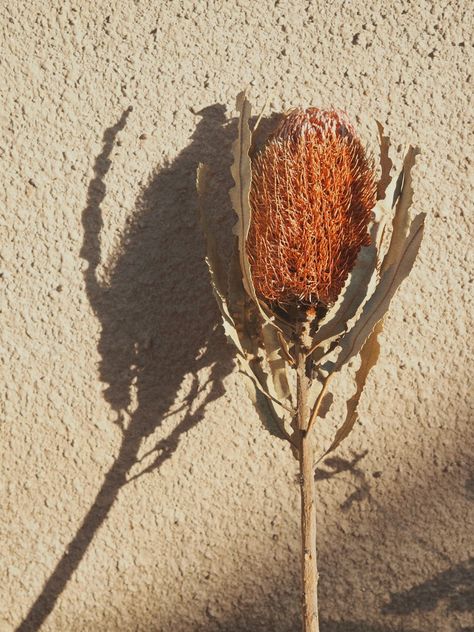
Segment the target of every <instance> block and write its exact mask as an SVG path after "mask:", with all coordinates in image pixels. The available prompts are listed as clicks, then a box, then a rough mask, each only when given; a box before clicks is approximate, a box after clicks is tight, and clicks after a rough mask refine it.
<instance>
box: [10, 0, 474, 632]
mask: <svg viewBox="0 0 474 632" xmlns="http://www.w3.org/2000/svg"><path fill="white" fill-rule="evenodd" d="M1 15H2V21H1V22H2V45H3V46H2V51H3V53H2V56H1V60H0V64H1V69H2V75H1V76H2V81H1V83H0V92H1V98H2V104H3V106H2V112H1V116H0V120H1V124H2V132H1V136H0V159H1V164H2V167H1V173H2V179H1V187H2V195H1V200H2V204H1V216H2V232H1V256H2V261H1V279H0V282H1V292H2V294H1V301H2V307H1V328H0V331H1V338H2V354H1V365H0V366H1V383H2V390H3V394H2V409H1V421H2V424H1V444H0V459H1V468H2V476H1V514H0V543H1V556H0V577H2V582H1V588H0V631H1V632H10V631H12V630H18V631H20V632H26V631H29V632H31V631H36V630H39V629H40V628H41V630H44V631H45V632H66V631H67V632H80V631H81V632H83V631H84V632H85V631H87V632H115V631H117V632H118V631H120V632H132V631H136V632H138V631H140V632H169V631H172V630H173V631H176V632H198V631H209V632H213V631H218V630H225V631H229V632H244V631H245V632H264V631H265V632H290V631H291V632H293V631H296V630H299V618H298V616H299V615H298V610H299V596H298V591H299V514H298V511H299V498H298V485H297V479H296V462H295V461H294V460H293V458H292V456H291V454H290V453H289V451H288V449H287V448H286V447H285V446H284V445H283V444H282V443H281V442H278V441H277V440H276V439H274V438H273V437H271V436H270V435H269V434H268V432H266V431H265V430H264V429H262V427H261V423H260V421H259V419H258V416H257V414H256V413H255V411H254V409H253V407H252V405H251V403H250V402H249V400H248V397H247V392H246V386H245V384H244V381H243V379H244V378H242V377H241V376H239V375H238V374H237V373H236V371H235V369H234V368H233V361H232V350H231V349H230V348H229V347H227V346H226V344H225V341H224V337H223V334H222V331H221V329H220V327H218V326H217V323H218V316H217V311H216V308H215V306H214V302H213V298H212V294H211V291H210V289H209V283H208V278H207V273H206V269H205V265H204V263H203V244H202V239H201V236H200V233H199V228H198V226H197V221H196V195H195V192H194V177H195V168H196V165H197V163H198V162H199V161H203V162H207V163H209V164H210V166H211V170H212V171H213V174H214V176H215V181H216V182H217V183H218V184H219V190H222V191H225V189H226V188H228V187H229V186H230V185H231V181H230V176H229V174H228V167H229V163H230V155H229V149H230V143H231V141H232V138H233V134H234V132H235V118H233V117H234V116H235V112H234V110H233V108H234V99H235V95H236V93H237V92H238V91H239V90H240V89H241V88H242V87H243V86H244V85H246V84H248V83H251V84H252V86H253V98H254V100H255V101H256V104H257V106H258V108H260V107H261V106H263V104H264V102H265V99H266V97H267V96H269V97H270V105H269V107H268V108H267V111H270V110H271V109H273V110H275V111H281V110H282V109H284V108H286V107H289V106H291V105H299V104H302V105H309V104H313V105H322V106H329V105H335V106H338V107H344V108H346V109H347V110H348V112H349V114H350V115H351V116H352V118H353V119H354V120H355V121H356V122H357V124H358V127H359V130H360V133H361V135H362V137H363V138H364V140H365V141H366V142H367V143H371V142H373V139H374V137H375V131H374V125H373V119H374V118H378V119H379V120H381V121H382V122H383V123H384V125H386V128H387V129H388V130H389V132H390V134H391V137H392V139H393V141H394V145H395V148H396V147H397V146H398V144H400V145H401V146H404V145H405V144H406V143H407V142H416V143H418V144H419V145H420V146H421V148H422V155H421V157H420V159H419V161H418V165H417V167H416V174H415V189H416V197H415V207H416V208H417V209H418V210H420V211H425V212H426V213H428V219H427V231H426V236H425V240H424V243H423V244H422V249H421V253H420V258H419V260H418V262H417V264H416V266H415V269H414V271H413V273H412V274H411V276H410V278H409V279H408V280H407V281H406V282H405V283H404V285H403V286H402V289H401V292H400V293H399V294H398V295H397V297H396V299H395V300H394V303H393V304H392V309H391V312H390V316H389V318H388V319H387V323H386V330H385V333H384V335H383V340H382V343H383V348H382V358H381V360H380V363H379V365H378V366H377V368H376V369H375V370H374V372H373V374H372V375H371V377H370V383H369V384H368V387H367V391H366V394H365V396H364V398H363V402H362V404H361V420H360V423H359V424H358V426H357V428H356V430H355V431H354V433H353V434H352V436H351V437H350V439H349V440H348V441H347V442H346V444H345V445H344V446H343V447H341V449H340V450H339V451H338V452H337V454H336V455H335V456H333V457H332V458H330V459H328V460H327V461H326V462H325V463H323V464H322V465H321V466H320V468H319V470H318V472H317V478H318V481H319V482H318V489H319V536H318V537H319V540H318V546H319V560H320V571H321V579H320V605H321V616H322V620H323V625H322V631H323V632H392V631H399V632H401V631H403V632H434V631H436V632H461V631H465V632H467V631H470V632H472V631H473V630H474V543H473V526H474V525H473V523H474V469H473V460H472V458H473V453H474V445H473V434H472V416H471V413H472V380H471V373H472V355H470V353H469V351H470V349H469V344H470V341H471V340H472V336H473V333H474V332H473V327H472V319H471V318H469V317H468V314H469V313H471V314H472V309H473V305H472V302H473V301H472V297H473V292H472V276H470V273H471V275H472V269H473V256H472V236H473V231H472V213H471V211H470V210H469V209H470V201H471V199H472V181H471V182H470V180H469V178H470V177H471V178H472V171H470V168H471V153H472V137H470V132H471V129H470V127H469V125H470V123H472V120H470V98H471V97H470V95H471V94H472V74H471V73H472V67H473V55H472V42H471V41H470V39H469V37H470V34H471V33H472V13H470V12H469V3H468V2H464V1H463V0H458V1H457V2H455V1H452V2H445V1H441V2H427V1H423V0H421V1H418V2H407V1H404V0H402V1H400V2H393V1H388V0H386V1H383V2H381V1H375V2H371V3H368V2H363V1H361V0H353V1H345V2H341V0H336V1H335V2H327V3H325V2H303V1H302V0H296V1H294V2H290V1H288V2H287V1H285V0H275V1H271V2H269V1H267V0H262V1H261V2H258V3H254V2H251V1H250V0H241V1H236V2H227V1H225V0H224V1H220V2H218V1H216V2H212V1H209V2H204V1H203V2H192V1H191V0H183V1H181V2H178V1H173V0H172V1H170V2H159V1H158V0H151V1H150V2H142V1H135V2H133V1H131V0H130V1H128V2H124V1H122V2H119V1H117V2H104V1H103V0H97V1H96V2H92V1H90V0H85V1H84V2H76V3H73V2H69V1H65V2H56V1H50V2H48V3H45V2H39V1H38V0H32V1H31V2H29V3H23V2H10V3H8V2H6V1H5V0H4V1H3V2H2V8H1ZM130 106H132V107H133V109H132V110H131V111H129V109H128V108H129V107H130ZM471 114H472V110H471ZM213 211H214V212H215V217H216V226H217V227H218V229H219V230H221V232H222V234H226V230H227V229H228V228H229V226H230V223H231V222H232V217H231V210H230V207H229V201H228V199H227V198H226V196H225V194H223V193H222V194H221V195H220V197H219V195H216V200H215V209H213ZM471 354H472V349H471ZM470 382H471V384H470ZM339 385H340V387H341V389H342V390H344V389H346V390H347V389H350V388H351V380H350V376H348V374H347V373H344V375H343V376H342V377H341V380H340V381H339ZM338 411H339V412H340V411H342V404H341V405H340V406H339V407H337V406H336V408H335V412H334V414H333V415H332V416H331V417H330V418H328V419H327V420H325V422H324V424H322V426H321V436H322V437H323V438H324V440H327V439H328V438H329V437H330V436H331V434H332V433H333V432H334V428H335V425H336V422H337V415H338ZM470 416H471V419H470Z"/></svg>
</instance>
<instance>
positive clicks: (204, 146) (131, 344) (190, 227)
mask: <svg viewBox="0 0 474 632" xmlns="http://www.w3.org/2000/svg"><path fill="white" fill-rule="evenodd" d="M130 112H131V108H129V109H128V110H126V111H125V112H123V114H122V116H121V117H120V119H119V120H118V122H117V123H116V124H115V125H113V126H111V127H109V128H108V129H107V130H106V131H105V133H104V136H103V144H102V150H101V153H100V154H99V155H98V156H97V158H96V159H95V163H94V177H93V178H92V180H91V181H90V183H89V186H88V191H87V205H86V207H85V209H84V210H83V213H82V224H83V243H82V249H81V253H80V256H81V258H83V259H84V260H85V261H86V262H87V264H88V267H87V269H86V270H85V272H84V280H85V287H86V292H87V297H88V300H89V302H90V305H91V307H92V309H93V310H94V313H95V315H96V317H97V318H98V320H99V322H100V324H101V333H100V339H99V342H98V351H99V354H100V367H99V370H100V379H101V381H102V382H104V383H105V384H106V388H105V390H104V393H103V394H104V398H105V400H106V401H107V403H108V404H109V405H110V407H111V408H112V410H113V411H114V412H115V414H116V420H115V423H116V424H117V425H118V426H119V427H120V430H121V433H122V437H121V443H120V448H119V450H118V454H117V456H116V457H115V459H114V462H113V464H112V466H111V467H110V469H109V470H108V472H107V473H106V474H105V477H104V481H103V483H102V486H101V487H100V490H99V491H98V493H97V496H96V498H95V501H94V503H93V504H92V506H91V507H90V509H89V511H88V512H87V514H86V515H85V517H84V519H83V521H82V524H81V525H80V527H79V529H78V531H77V533H76V534H75V536H74V537H73V538H72V540H71V541H70V542H69V544H68V546H67V547H66V550H65V552H64V554H63V556H62V558H61V559H60V560H59V562H58V563H57V565H56V567H55V568H54V570H53V571H52V573H51V575H50V576H49V578H48V579H47V580H46V582H45V584H44V586H43V588H42V591H41V594H40V595H39V596H38V597H37V599H36V600H35V602H34V603H33V605H32V606H31V608H30V610H29V612H28V614H27V615H26V617H25V618H24V620H23V621H22V622H21V623H20V625H19V627H18V628H17V632H35V631H37V630H39V629H40V627H41V626H42V624H43V623H44V621H45V620H46V618H47V617H48V615H49V614H50V613H51V612H52V610H53V609H54V607H55V604H56V602H57V600H58V598H59V596H60V595H61V593H62V592H63V590H64V589H65V588H66V585H67V583H68V581H69V580H70V578H71V576H72V575H73V573H74V571H75V570H76V569H77V567H78V566H79V564H80V562H81V560H82V558H83V556H84V555H85V553H86V551H87V549H88V547H89V546H90V544H91V542H92V541H93V538H94V535H95V533H96V532H97V530H98V529H99V528H100V526H101V525H102V524H103V523H104V521H105V520H106V518H107V516H108V514H109V512H110V510H111V508H112V506H113V504H114V501H115V499H116V498H117V496H118V493H119V492H120V490H121V489H122V488H123V487H124V486H125V485H126V484H127V483H128V482H130V481H131V480H136V479H137V478H138V477H140V476H142V475H144V474H145V473H151V472H153V471H155V470H157V469H158V468H159V467H160V466H161V465H162V464H163V463H164V462H165V461H166V460H167V459H169V458H170V457H171V456H172V455H173V453H174V452H175V451H176V449H177V448H178V445H179V442H180V439H181V437H182V436H183V434H184V433H186V432H188V431H189V430H190V429H191V428H193V427H194V426H195V425H196V424H198V423H199V422H200V421H201V420H202V419H203V415H204V411H205V407H206V406H207V404H209V403H210V402H211V401H213V400H215V399H217V398H219V397H220V396H221V395H222V394H223V386H222V380H223V378H224V377H225V376H226V375H227V374H228V373H230V372H231V371H232V367H233V363H232V353H231V351H230V349H229V348H228V347H227V345H226V344H225V341H224V337H223V335H222V333H221V331H220V329H217V328H216V323H217V308H216V306H215V301H214V299H213V297H212V292H211V288H210V284H209V277H208V272H207V269H206V265H205V262H204V256H203V255H204V247H203V240H202V237H201V230H200V227H199V222H198V216H197V199H196V192H195V177H196V168H197V165H198V162H205V163H207V164H208V165H209V167H210V171H211V173H212V175H213V187H214V190H213V197H212V199H211V200H207V202H208V203H210V204H212V208H210V209H209V211H210V212H211V213H212V214H213V215H214V218H215V225H216V227H217V231H218V232H223V233H224V231H225V228H226V223H229V221H231V220H232V213H231V208H230V201H229V199H228V189H229V188H230V186H231V184H232V180H231V178H230V174H229V173H230V172H229V167H230V163H231V141H232V138H233V135H234V134H235V122H234V121H228V120H227V118H226V114H225V107H224V106H223V105H220V104H215V105H212V106H209V107H207V108H205V109H204V110H202V111H201V112H199V113H198V116H199V117H200V118H199V121H198V124H197V126H196V129H195V131H194V133H193V135H192V139H191V143H190V144H189V145H188V146H187V147H186V148H185V149H184V150H183V151H182V152H181V153H180V154H179V155H178V156H177V158H176V159H175V160H174V161H173V162H172V163H171V164H169V165H167V166H165V167H163V168H162V169H160V170H158V171H157V172H156V173H155V174H154V175H153V176H152V177H151V178H150V180H149V182H148V183H147V185H146V186H145V187H144V188H143V189H142V192H141V193H140V195H139V196H138V199H137V200H136V208H135V212H134V215H133V217H132V218H131V221H130V223H129V225H128V227H127V229H126V231H125V233H124V236H123V238H122V239H121V245H120V248H119V250H118V254H117V255H116V257H115V259H114V261H113V265H112V266H111V268H110V273H109V275H108V281H107V282H106V283H102V282H101V281H100V280H99V274H98V271H99V266H100V265H101V263H102V256H101V247H100V241H101V233H102V229H103V225H104V221H103V215H102V213H103V211H102V208H101V205H102V203H103V201H104V199H105V197H106V194H107V187H106V176H107V173H108V172H109V169H110V167H111V164H112V162H111V156H112V154H113V151H114V148H115V147H116V145H117V140H118V135H119V134H120V132H121V131H122V130H123V129H124V128H125V126H126V123H127V118H128V116H129V115H130ZM204 368H206V371H207V376H208V377H207V382H206V384H204V385H202V384H200V381H199V379H198V374H199V371H200V370H201V369H204ZM187 375H188V376H189V375H191V376H192V378H191V379H192V383H191V386H190V387H189V388H187V394H186V396H185V399H184V401H182V402H181V406H180V408H181V412H182V414H181V416H180V417H179V419H180V421H179V422H178V423H177V425H175V427H174V428H173V430H172V431H171V432H170V433H169V434H168V435H167V436H166V437H165V438H163V439H161V440H160V441H158V442H157V443H156V445H155V446H154V447H153V449H151V450H149V451H148V452H147V454H146V455H145V456H144V457H143V456H141V455H140V451H141V448H142V446H143V443H144V441H145V439H146V438H147V437H150V436H151V435H152V434H153V433H154V432H155V431H156V430H157V429H158V428H159V427H160V426H161V425H162V422H163V419H164V418H165V416H166V415H167V414H168V413H169V412H170V408H171V406H172V405H173V404H174V402H175V399H176V395H177V392H178V390H179V389H180V386H181V384H182V382H183V379H184V377H185V376H187ZM132 393H134V398H133V397H132ZM132 409H133V410H132ZM173 412H175V411H173ZM143 458H146V463H147V465H143V466H142V468H141V470H140V466H139V464H140V461H141V459H143ZM132 468H134V469H139V472H138V473H135V474H134V475H133V476H132V475H131V470H132Z"/></svg>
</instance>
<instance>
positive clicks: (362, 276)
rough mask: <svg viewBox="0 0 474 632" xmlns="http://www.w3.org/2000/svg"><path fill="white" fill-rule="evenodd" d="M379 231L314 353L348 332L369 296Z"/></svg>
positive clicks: (316, 340)
mask: <svg viewBox="0 0 474 632" xmlns="http://www.w3.org/2000/svg"><path fill="white" fill-rule="evenodd" d="M377 231H378V225H374V226H373V227H372V229H371V243H370V246H366V247H364V248H361V251H360V253H359V256H358V257H357V261H356V264H355V266H354V269H353V270H352V272H351V274H350V277H349V280H348V282H347V284H346V286H345V288H344V289H343V291H342V294H341V297H340V300H339V301H338V303H337V304H336V311H335V313H334V316H333V317H332V318H330V320H329V321H328V322H326V323H324V324H323V325H321V327H320V328H319V329H318V331H317V332H316V334H315V336H314V338H313V341H312V351H315V350H316V349H317V347H318V346H319V345H320V344H322V343H326V344H327V343H329V342H331V341H332V340H334V339H335V338H337V337H339V336H340V335H341V334H343V333H344V332H345V331H346V327H347V323H348V322H349V321H350V320H351V319H352V318H354V316H355V315H356V313H357V310H358V309H359V307H360V306H361V305H362V303H363V302H364V300H365V299H366V296H367V291H368V286H369V283H370V279H371V278H372V276H373V274H374V271H375V266H376V263H377V246H376V243H377ZM322 355H324V354H320V353H316V354H314V353H313V360H314V361H315V362H316V363H318V362H319V361H321V359H322Z"/></svg>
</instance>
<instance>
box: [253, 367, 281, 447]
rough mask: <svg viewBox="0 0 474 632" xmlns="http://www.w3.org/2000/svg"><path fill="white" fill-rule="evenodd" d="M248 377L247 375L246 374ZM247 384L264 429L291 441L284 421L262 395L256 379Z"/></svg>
mask: <svg viewBox="0 0 474 632" xmlns="http://www.w3.org/2000/svg"><path fill="white" fill-rule="evenodd" d="M245 375H247V373H246V374H245ZM247 377H250V380H248V381H247V382H246V384H247V391H248V394H249V397H250V399H251V401H252V403H253V404H254V406H255V408H256V409H257V413H258V415H259V417H260V419H261V421H262V424H263V425H264V427H265V428H266V429H267V430H268V432H269V433H270V434H271V435H273V436H274V437H277V438H278V439H283V440H287V441H289V440H290V435H289V434H288V432H287V431H286V429H285V427H284V424H283V421H282V420H281V419H280V417H279V415H278V414H277V412H276V410H275V408H274V406H273V404H272V402H271V401H270V400H269V399H268V398H267V397H265V396H264V395H262V393H261V391H260V389H258V388H257V386H256V382H255V378H251V376H249V375H247Z"/></svg>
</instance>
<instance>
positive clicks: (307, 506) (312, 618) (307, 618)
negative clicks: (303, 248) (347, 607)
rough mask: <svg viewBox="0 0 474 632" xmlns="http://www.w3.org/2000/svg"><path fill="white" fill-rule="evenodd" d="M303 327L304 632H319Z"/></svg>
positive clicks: (299, 360) (299, 359) (299, 350)
mask: <svg viewBox="0 0 474 632" xmlns="http://www.w3.org/2000/svg"><path fill="white" fill-rule="evenodd" d="M305 327H306V328H308V327H309V326H308V324H307V323H303V324H302V326H301V331H300V336H299V342H298V343H297V345H296V376H297V421H298V430H299V436H300V444H299V463H300V485H301V538H302V589H303V595H302V602H303V632H319V616H318V593H317V585H318V569H317V561H316V503H315V481H314V440H313V433H312V432H307V428H308V423H309V406H308V389H309V380H308V377H307V376H306V354H307V349H308V346H307V345H306V344H305V343H306V340H305V339H306V338H307V337H308V334H307V332H306V331H305Z"/></svg>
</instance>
